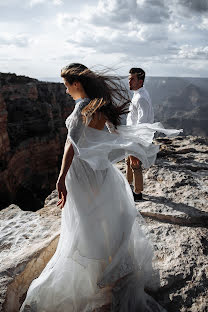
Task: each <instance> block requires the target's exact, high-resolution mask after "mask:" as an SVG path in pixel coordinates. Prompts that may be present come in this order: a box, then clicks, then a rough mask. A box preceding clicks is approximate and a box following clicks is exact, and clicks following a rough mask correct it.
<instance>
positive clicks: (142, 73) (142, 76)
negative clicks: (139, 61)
mask: <svg viewBox="0 0 208 312" xmlns="http://www.w3.org/2000/svg"><path fill="white" fill-rule="evenodd" d="M129 74H137V78H138V79H139V80H140V79H141V80H143V82H144V79H145V71H144V70H143V69H142V68H136V67H133V68H131V69H130V71H129Z"/></svg>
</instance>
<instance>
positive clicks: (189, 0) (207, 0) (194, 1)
mask: <svg viewBox="0 0 208 312" xmlns="http://www.w3.org/2000/svg"><path fill="white" fill-rule="evenodd" d="M179 4H181V5H183V6H184V7H186V8H188V9H190V10H193V11H196V12H199V13H203V12H206V11H208V0H180V1H179Z"/></svg>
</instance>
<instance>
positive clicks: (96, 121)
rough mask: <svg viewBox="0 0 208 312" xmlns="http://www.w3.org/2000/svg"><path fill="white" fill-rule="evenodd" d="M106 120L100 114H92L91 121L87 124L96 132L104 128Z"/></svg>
mask: <svg viewBox="0 0 208 312" xmlns="http://www.w3.org/2000/svg"><path fill="white" fill-rule="evenodd" d="M106 121H107V119H106V117H105V115H104V114H103V113H102V112H98V111H97V112H95V113H94V114H93V117H92V120H91V121H90V123H89V125H88V126H89V127H91V128H95V129H97V130H102V129H103V128H104V126H105V123H106Z"/></svg>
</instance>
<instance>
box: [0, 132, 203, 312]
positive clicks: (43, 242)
mask: <svg viewBox="0 0 208 312" xmlns="http://www.w3.org/2000/svg"><path fill="white" fill-rule="evenodd" d="M157 142H158V143H159V144H161V150H160V152H159V155H158V159H157V161H156V164H155V165H154V166H152V167H151V168H150V169H148V170H144V192H143V198H144V199H143V200H142V201H139V202H137V203H136V208H137V210H138V211H139V212H140V213H141V214H142V215H143V217H144V219H145V222H146V225H147V228H148V230H149V233H150V237H151V239H152V242H153V245H154V248H155V263H154V265H155V267H156V268H157V269H159V273H160V286H159V289H157V291H155V292H154V293H153V292H152V293H151V294H150V295H151V296H153V297H154V298H155V299H156V301H157V302H159V303H160V304H161V305H162V306H163V307H164V308H165V309H166V310H167V311H168V312H179V311H180V312H207V311H208V308H207V307H208V207H207V199H208V176H207V173H208V157H207V156H208V142H207V140H206V139H205V138H199V137H186V138H182V137H177V138H174V139H163V138H158V139H157ZM117 166H118V167H119V168H120V170H121V171H122V172H123V173H124V172H125V163H124V162H120V163H118V164H117ZM57 200H58V199H57V193H56V191H54V192H53V193H52V194H51V195H50V196H49V197H48V198H47V199H46V201H45V206H44V208H42V209H40V210H39V211H36V212H31V211H21V210H20V208H19V207H17V206H15V205H10V206H9V207H8V208H6V209H4V210H2V211H1V212H0V220H1V224H0V230H1V231H0V233H1V234H0V261H1V270H0V285H1V286H0V311H6V312H10V311H12V312H15V311H18V308H19V305H20V304H21V302H22V301H23V300H24V295H25V293H26V291H27V288H28V287H29V285H30V283H31V281H32V280H33V279H34V278H35V277H37V276H38V275H39V274H40V272H41V271H42V269H43V268H44V267H45V265H46V263H47V262H48V260H49V259H50V258H51V256H52V255H53V253H54V251H55V249H56V245H57V242H58V237H59V229H60V216H61V212H60V210H59V209H58V208H57V207H56V203H57ZM98 311H99V312H101V311H102V312H104V311H106V312H107V311H109V307H108V306H106V307H104V308H103V309H99V310H98Z"/></svg>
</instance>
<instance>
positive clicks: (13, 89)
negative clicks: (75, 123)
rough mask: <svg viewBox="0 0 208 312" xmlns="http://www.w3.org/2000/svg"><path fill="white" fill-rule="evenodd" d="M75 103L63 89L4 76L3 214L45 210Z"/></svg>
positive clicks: (0, 130)
mask: <svg viewBox="0 0 208 312" xmlns="http://www.w3.org/2000/svg"><path fill="white" fill-rule="evenodd" d="M73 107H74V101H73V100H72V99H71V98H70V97H69V96H68V95H66V93H65V87H64V85H63V84H61V83H48V82H41V81H38V80H36V79H32V78H28V77H25V76H16V75H15V74H3V73H0V185H1V187H0V208H1V209H2V208H4V207H6V206H7V205H8V204H10V203H15V204H17V205H19V206H20V207H21V208H22V209H23V210H24V209H27V210H33V211H34V210H37V209H39V208H41V207H43V204H44V200H45V198H46V196H47V195H48V194H49V193H50V192H51V191H52V190H53V189H54V188H55V183H56V180H57V176H58V168H59V166H60V162H61V158H62V154H63V148H64V143H65V138H66V127H65V123H64V122H65V119H66V118H67V116H68V115H69V114H70V113H71V112H72V110H73Z"/></svg>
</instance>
